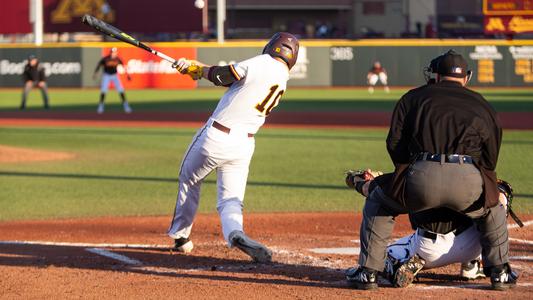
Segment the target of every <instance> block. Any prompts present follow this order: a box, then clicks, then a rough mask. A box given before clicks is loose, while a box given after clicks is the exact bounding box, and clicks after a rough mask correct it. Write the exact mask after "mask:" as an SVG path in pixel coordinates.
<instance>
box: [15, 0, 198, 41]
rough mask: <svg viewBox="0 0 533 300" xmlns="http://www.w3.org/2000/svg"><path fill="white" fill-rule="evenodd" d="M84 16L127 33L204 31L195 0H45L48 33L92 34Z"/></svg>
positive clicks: (46, 29) (45, 18)
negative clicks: (99, 20) (89, 32)
mask: <svg viewBox="0 0 533 300" xmlns="http://www.w3.org/2000/svg"><path fill="white" fill-rule="evenodd" d="M12 2H15V1H12ZM16 2H27V1H16ZM84 14H91V15H93V16H95V17H97V18H99V19H102V20H104V21H105V22H108V23H110V24H112V25H113V26H115V27H117V28H120V29H121V30H124V31H126V32H143V33H153V34H157V33H165V32H167V33H168V32H170V33H176V32H191V31H201V30H202V11H201V10H200V9H198V8H196V7H195V6H194V1H192V0H191V1H168V0H150V1H145V0H44V24H45V32H77V31H91V30H90V28H89V27H87V26H86V25H84V24H82V23H81V21H80V19H81V17H82V16H83V15H84Z"/></svg>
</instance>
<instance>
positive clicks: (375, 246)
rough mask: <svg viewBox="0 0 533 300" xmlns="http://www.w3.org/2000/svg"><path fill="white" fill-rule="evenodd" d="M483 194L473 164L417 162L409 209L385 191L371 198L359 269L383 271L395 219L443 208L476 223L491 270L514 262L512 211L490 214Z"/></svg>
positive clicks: (412, 174) (497, 209)
mask: <svg viewBox="0 0 533 300" xmlns="http://www.w3.org/2000/svg"><path fill="white" fill-rule="evenodd" d="M481 193H482V179H481V175H480V173H479V171H478V170H477V169H476V168H475V167H474V166H473V165H471V164H453V163H438V162H430V161H418V162H416V163H414V164H413V165H412V166H411V167H410V169H409V171H408V175H407V178H406V196H407V197H406V198H407V202H408V203H407V205H406V206H407V207H404V206H403V205H400V204H399V203H398V202H396V201H394V200H393V199H391V198H389V197H388V196H387V195H385V193H383V191H382V190H381V188H379V187H377V188H376V189H374V191H373V192H372V193H371V194H370V195H369V196H368V198H367V199H366V203H365V206H364V208H363V221H362V223H361V229H360V233H359V234H360V239H361V253H360V254H359V265H360V266H363V267H367V268H370V269H373V270H377V271H382V270H383V268H384V267H385V255H386V248H387V243H388V241H389V239H390V237H391V234H392V231H393V228H394V224H395V217H396V216H397V215H399V214H405V213H410V212H416V211H422V210H425V209H430V208H437V207H449V208H451V209H453V210H456V211H459V212H463V213H465V214H466V215H467V216H469V217H471V218H473V219H474V220H475V222H476V224H477V228H478V230H479V232H480V235H481V236H480V239H481V247H482V257H483V264H484V266H485V267H487V268H488V269H490V267H492V266H497V265H502V264H505V263H508V262H509V240H508V232H507V222H506V211H505V209H504V208H503V207H501V206H500V205H498V206H496V207H493V208H490V209H484V208H483V207H482V205H480V206H478V207H476V205H477V204H478V202H479V201H476V200H477V199H478V198H479V196H480V195H481Z"/></svg>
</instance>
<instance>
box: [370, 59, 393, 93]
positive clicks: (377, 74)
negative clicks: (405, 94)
mask: <svg viewBox="0 0 533 300" xmlns="http://www.w3.org/2000/svg"><path fill="white" fill-rule="evenodd" d="M366 79H367V82H368V85H369V87H368V92H369V93H370V94H372V93H374V86H375V85H376V83H378V80H379V81H380V82H381V84H383V86H384V89H385V92H386V93H388V92H390V89H389V86H388V85H387V71H386V70H385V68H383V67H382V66H381V63H380V62H379V61H376V62H374V64H373V65H372V68H370V70H369V71H368V74H366Z"/></svg>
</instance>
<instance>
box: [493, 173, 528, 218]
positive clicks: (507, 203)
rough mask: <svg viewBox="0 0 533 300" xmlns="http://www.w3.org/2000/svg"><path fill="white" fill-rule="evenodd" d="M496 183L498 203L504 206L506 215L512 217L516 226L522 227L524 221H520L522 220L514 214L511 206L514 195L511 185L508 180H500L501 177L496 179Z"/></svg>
mask: <svg viewBox="0 0 533 300" xmlns="http://www.w3.org/2000/svg"><path fill="white" fill-rule="evenodd" d="M497 184H498V191H499V192H500V197H499V200H500V205H502V206H503V207H504V208H505V210H506V212H507V215H508V216H509V215H510V216H511V218H513V220H514V221H515V222H516V224H518V226H520V227H524V223H522V221H521V220H520V218H518V216H517V215H516V214H515V212H514V211H513V208H512V204H513V196H514V191H513V187H512V186H511V184H510V183H509V182H507V181H505V180H502V179H498V180H497Z"/></svg>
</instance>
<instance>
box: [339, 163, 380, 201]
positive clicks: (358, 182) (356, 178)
mask: <svg viewBox="0 0 533 300" xmlns="http://www.w3.org/2000/svg"><path fill="white" fill-rule="evenodd" d="M380 175H383V172H380V171H372V170H370V169H366V170H357V171H353V170H348V171H346V178H345V181H346V185H347V186H348V187H349V188H352V189H355V190H356V191H357V192H358V193H359V194H361V195H363V196H365V194H364V193H363V185H364V184H365V183H366V182H367V181H370V180H374V178H376V177H378V176H380Z"/></svg>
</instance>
